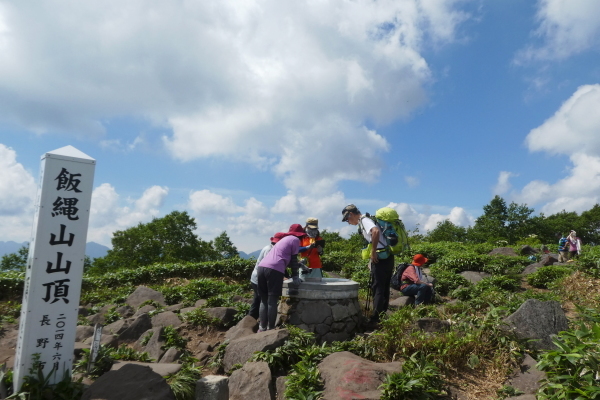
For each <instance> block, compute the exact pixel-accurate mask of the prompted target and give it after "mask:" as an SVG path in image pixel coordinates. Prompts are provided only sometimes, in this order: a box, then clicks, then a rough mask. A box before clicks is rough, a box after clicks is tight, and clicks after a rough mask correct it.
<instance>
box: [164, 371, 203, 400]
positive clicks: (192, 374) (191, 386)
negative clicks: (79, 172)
mask: <svg viewBox="0 0 600 400" xmlns="http://www.w3.org/2000/svg"><path fill="white" fill-rule="evenodd" d="M201 374H202V368H201V367H196V366H194V365H193V364H192V363H185V364H183V366H182V367H181V369H180V370H179V371H178V372H177V373H175V374H173V375H170V376H167V377H166V380H167V383H168V384H169V386H171V390H172V391H173V394H174V395H175V399H176V400H194V399H195V398H196V397H195V396H196V381H198V379H200V376H201Z"/></svg>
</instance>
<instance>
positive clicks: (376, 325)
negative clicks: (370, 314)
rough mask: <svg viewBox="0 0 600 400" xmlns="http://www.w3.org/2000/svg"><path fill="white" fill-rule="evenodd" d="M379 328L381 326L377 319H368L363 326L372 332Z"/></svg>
mask: <svg viewBox="0 0 600 400" xmlns="http://www.w3.org/2000/svg"><path fill="white" fill-rule="evenodd" d="M380 328H381V324H380V323H379V321H375V320H371V321H369V322H368V323H367V326H366V327H365V329H366V331H367V332H373V331H376V330H378V329H380Z"/></svg>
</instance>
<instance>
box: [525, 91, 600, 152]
mask: <svg viewBox="0 0 600 400" xmlns="http://www.w3.org/2000/svg"><path fill="white" fill-rule="evenodd" d="M598 110H600V85H585V86H581V87H579V88H578V89H577V91H576V92H575V93H574V94H573V95H572V96H571V97H570V98H569V99H568V100H567V101H565V102H564V103H563V104H562V105H561V107H560V108H559V109H558V111H557V112H556V113H555V114H554V115H553V116H552V117H550V118H548V119H547V120H546V121H545V122H544V123H543V124H542V125H541V126H539V127H537V128H535V129H532V130H531V132H529V134H528V135H527V138H526V139H525V143H526V144H527V146H528V148H529V150H531V151H546V152H548V153H550V154H567V155H571V154H575V153H584V154H589V155H593V156H600V134H598V133H599V132H600V113H598Z"/></svg>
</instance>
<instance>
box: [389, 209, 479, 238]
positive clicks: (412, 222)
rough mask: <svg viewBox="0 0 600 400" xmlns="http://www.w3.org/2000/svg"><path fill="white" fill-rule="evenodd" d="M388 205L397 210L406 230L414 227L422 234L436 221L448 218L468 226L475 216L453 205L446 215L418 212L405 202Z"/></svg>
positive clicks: (434, 224)
mask: <svg viewBox="0 0 600 400" xmlns="http://www.w3.org/2000/svg"><path fill="white" fill-rule="evenodd" d="M388 207H391V208H393V209H395V210H396V211H398V214H399V215H400V219H401V220H402V222H404V226H405V227H406V229H407V230H409V231H412V230H414V229H416V228H418V229H419V232H420V233H422V234H425V233H427V231H430V230H432V229H434V228H435V227H436V226H437V224H438V222H443V221H445V220H450V222H452V223H453V224H455V225H459V226H465V227H466V226H469V225H472V224H473V223H474V222H475V218H474V217H473V216H471V215H469V214H468V213H467V212H466V211H465V210H464V209H463V208H461V207H454V208H452V209H451V210H450V212H449V213H448V214H446V215H444V214H439V213H435V214H431V213H426V212H418V211H417V210H416V209H415V208H414V207H413V206H411V205H410V204H407V203H390V204H388Z"/></svg>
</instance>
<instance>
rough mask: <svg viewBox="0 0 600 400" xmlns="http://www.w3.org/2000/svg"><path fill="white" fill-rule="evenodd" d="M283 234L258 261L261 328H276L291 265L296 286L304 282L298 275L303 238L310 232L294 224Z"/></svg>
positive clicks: (261, 329)
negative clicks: (301, 240)
mask: <svg viewBox="0 0 600 400" xmlns="http://www.w3.org/2000/svg"><path fill="white" fill-rule="evenodd" d="M298 228H299V229H298ZM283 235H285V237H283V238H282V239H280V240H279V241H278V242H277V243H275V245H274V246H273V248H272V249H271V251H269V252H268V253H267V255H266V256H265V257H264V258H263V259H262V261H260V262H259V263H258V273H257V274H258V295H259V296H260V309H259V313H258V314H259V329H258V331H259V332H262V331H266V330H269V329H274V328H275V320H276V318H277V303H278V302H279V297H281V294H282V292H283V278H284V274H285V269H286V268H287V267H290V268H291V270H292V281H293V283H292V285H293V286H296V287H298V286H299V285H300V278H299V277H298V268H299V263H298V252H299V250H300V239H299V238H300V237H302V236H305V235H306V233H305V232H304V229H302V226H301V225H299V224H294V225H292V226H291V227H290V230H289V231H288V232H287V233H284V234H283Z"/></svg>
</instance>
